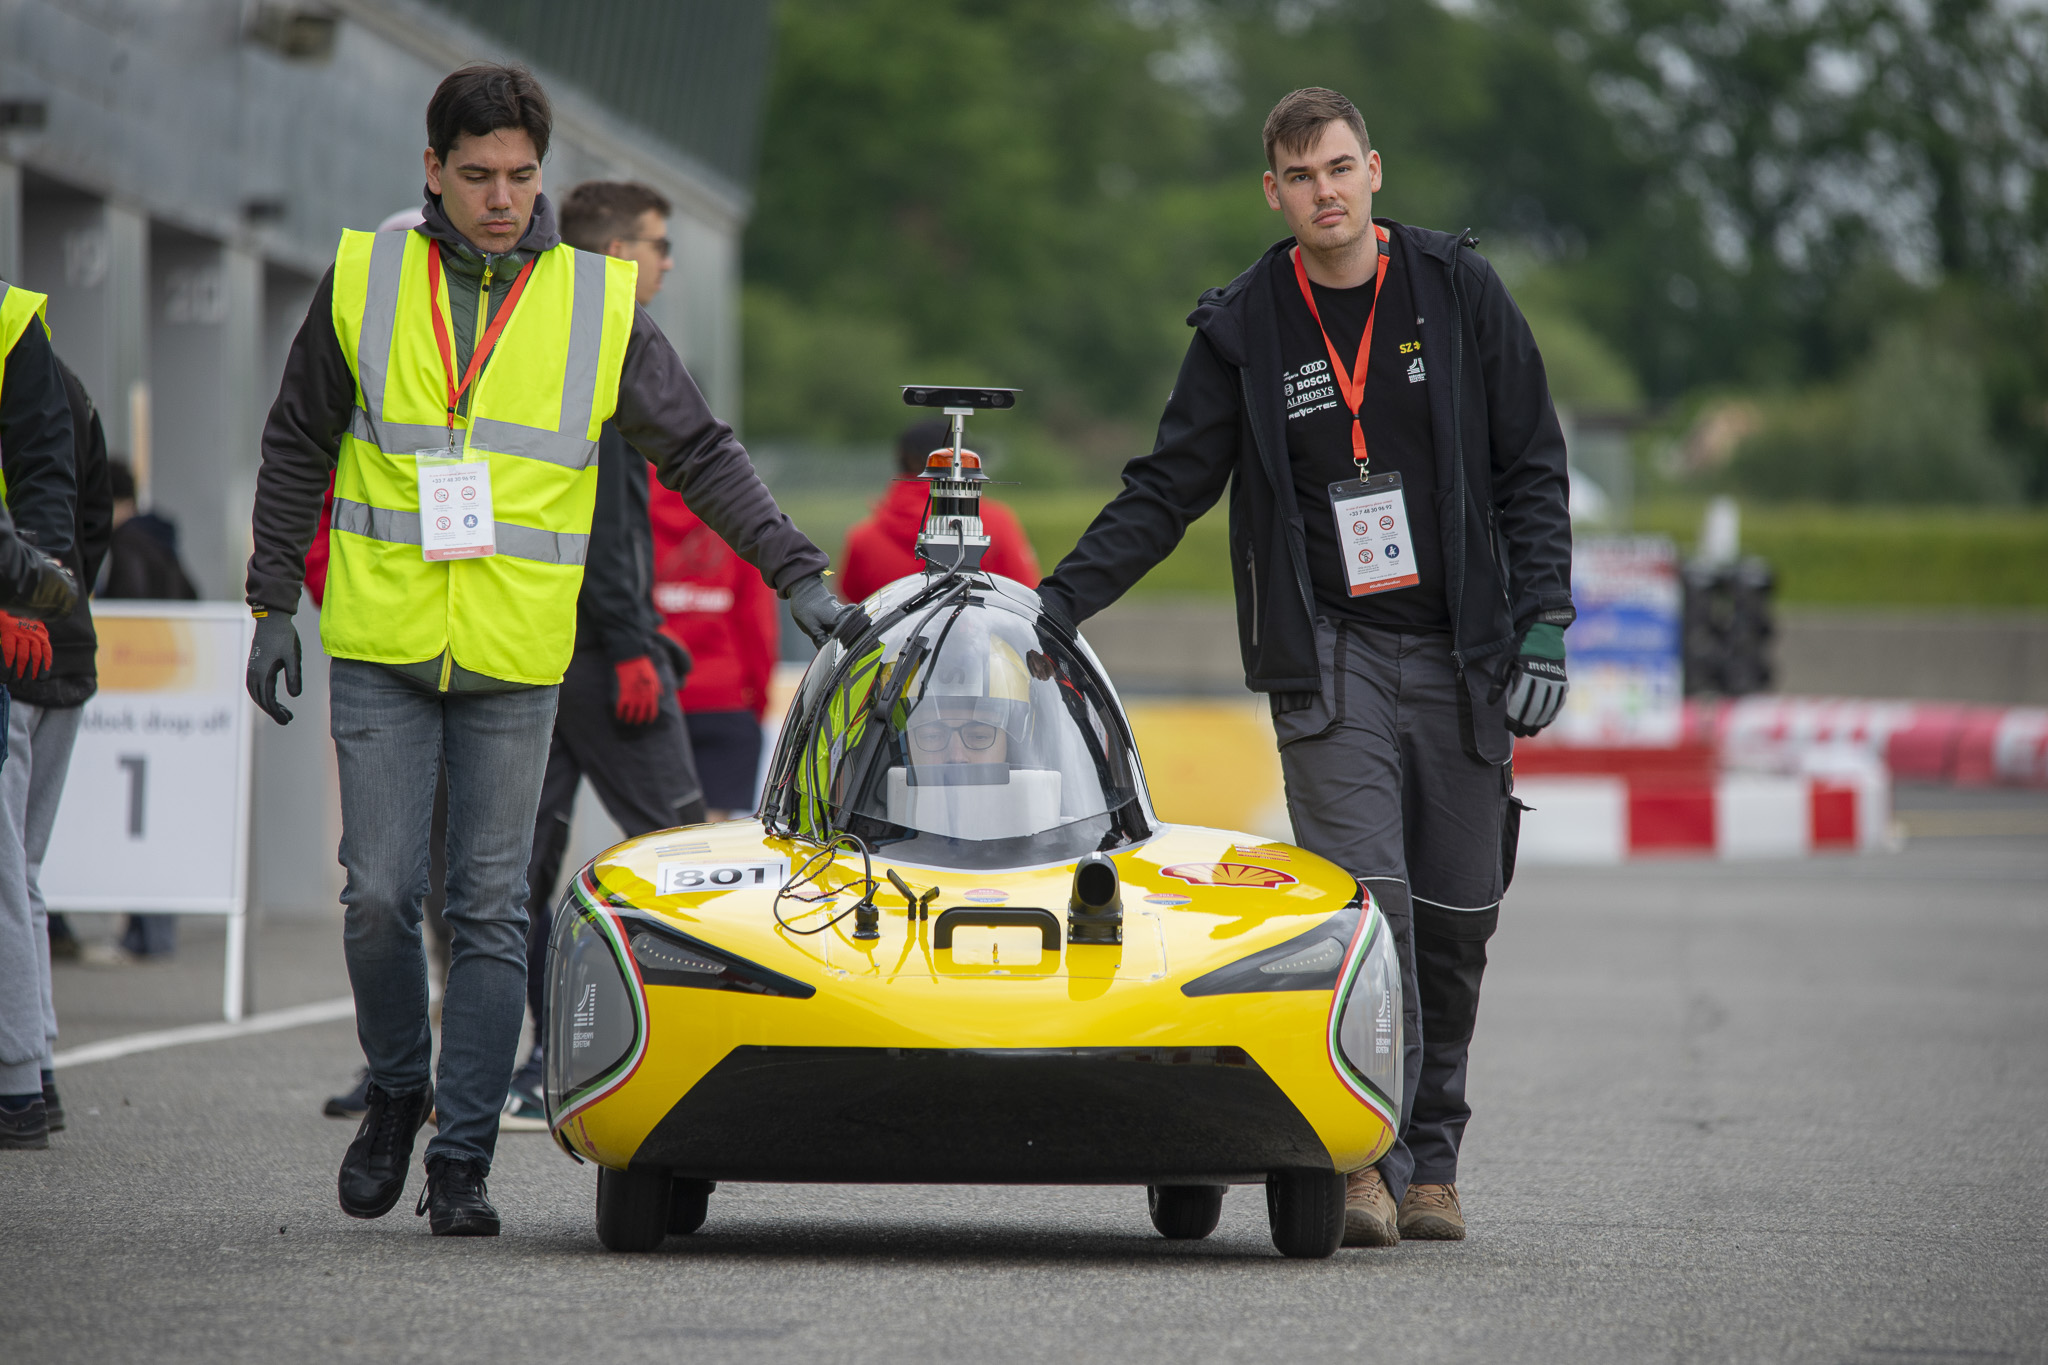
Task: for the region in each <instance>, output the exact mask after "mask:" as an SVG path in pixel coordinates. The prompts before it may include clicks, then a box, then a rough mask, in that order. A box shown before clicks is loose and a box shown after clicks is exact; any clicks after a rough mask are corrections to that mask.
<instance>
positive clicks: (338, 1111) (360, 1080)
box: [320, 1067, 370, 1119]
mask: <svg viewBox="0 0 2048 1365" xmlns="http://www.w3.org/2000/svg"><path fill="white" fill-rule="evenodd" d="M369 1108H370V1068H368V1067H364V1068H363V1069H362V1070H361V1071H358V1072H357V1073H356V1088H355V1089H353V1090H351V1091H349V1092H348V1093H347V1094H346V1095H329V1096H328V1097H327V1103H325V1104H323V1105H321V1106H320V1112H321V1113H323V1114H325V1115H327V1117H328V1118H331V1119H359V1118H361V1117H362V1116H363V1115H364V1114H366V1113H368V1112H369Z"/></svg>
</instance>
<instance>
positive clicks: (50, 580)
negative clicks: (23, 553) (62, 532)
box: [15, 550, 78, 621]
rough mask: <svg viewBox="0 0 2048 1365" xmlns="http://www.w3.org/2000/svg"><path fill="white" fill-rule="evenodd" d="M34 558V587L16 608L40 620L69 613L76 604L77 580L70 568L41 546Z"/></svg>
mask: <svg viewBox="0 0 2048 1365" xmlns="http://www.w3.org/2000/svg"><path fill="white" fill-rule="evenodd" d="M36 560H37V563H36V569H35V574H36V578H35V588H34V590H33V591H31V592H30V593H29V596H28V600H27V601H26V602H24V603H22V604H21V605H20V606H19V607H16V608H15V611H16V612H17V613H18V614H20V615H22V616H32V617H34V618H35V619H37V620H39V621H54V620H56V619H57V618H58V617H60V616H69V615H70V614H71V609H72V608H73V607H75V606H77V605H78V581H77V580H76V579H74V578H73V577H72V576H71V570H69V569H67V568H65V567H64V566H63V565H62V564H59V563H58V562H57V561H56V560H54V559H52V558H50V557H49V556H48V555H46V554H44V553H43V552H42V551H41V550H38V551H36Z"/></svg>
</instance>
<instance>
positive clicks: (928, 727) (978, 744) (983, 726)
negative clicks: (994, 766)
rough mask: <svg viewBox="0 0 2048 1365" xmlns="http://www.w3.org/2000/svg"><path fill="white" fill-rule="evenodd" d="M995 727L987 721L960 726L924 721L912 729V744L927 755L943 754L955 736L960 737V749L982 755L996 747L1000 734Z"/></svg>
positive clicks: (970, 722) (938, 721)
mask: <svg viewBox="0 0 2048 1365" xmlns="http://www.w3.org/2000/svg"><path fill="white" fill-rule="evenodd" d="M1000 733H1001V731H999V730H998V729H997V728H996V727H995V726H993V725H990V724H989V723H988V722H987V721H985V720H970V721H966V722H964V723H962V724H960V725H948V724H947V723H946V722H944V721H942V720H928V721H922V722H920V723H918V724H916V725H913V726H911V727H910V742H911V743H912V744H915V745H916V746H917V747H918V748H919V749H922V750H923V751H924V752H925V753H928V754H936V753H940V752H943V751H944V749H945V748H946V746H947V745H948V744H949V743H951V742H952V739H953V736H955V735H958V736H960V747H962V748H963V749H971V750H973V751H974V752H975V753H980V752H981V751H982V750H984V749H988V748H991V747H993V746H994V744H995V742H996V736H997V735H998V734H1000Z"/></svg>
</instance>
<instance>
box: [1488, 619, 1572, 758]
mask: <svg viewBox="0 0 2048 1365" xmlns="http://www.w3.org/2000/svg"><path fill="white" fill-rule="evenodd" d="M1570 690H1571V688H1570V684H1569V683H1567V682H1566V681H1565V675H1564V627H1563V626H1556V625H1551V624H1550V623H1548V622H1545V621H1538V622H1537V623H1536V624H1535V625H1533V626H1531V627H1529V632H1528V634H1526V635H1524V636H1523V637H1522V648H1521V651H1520V652H1519V653H1518V654H1516V655H1515V658H1514V661H1513V662H1512V663H1510V664H1509V665H1508V666H1507V667H1506V668H1505V669H1504V670H1502V672H1501V675H1500V681H1499V682H1497V683H1495V684H1494V685H1493V691H1491V692H1489V693H1488V694H1487V697H1486V701H1487V704H1488V705H1493V704H1494V703H1496V702H1498V701H1499V700H1500V699H1501V694H1502V693H1506V694H1507V699H1508V718H1507V719H1508V733H1510V734H1514V735H1520V736H1521V737H1522V738H1523V739H1527V738H1528V737H1529V736H1531V735H1533V734H1535V733H1536V732H1537V731H1538V730H1541V729H1542V728H1543V727H1544V726H1546V725H1548V724H1550V722H1552V721H1554V720H1556V719H1557V713H1558V711H1559V710H1561V709H1562V708H1563V706H1564V698H1565V694H1566V693H1567V692H1569V691H1570Z"/></svg>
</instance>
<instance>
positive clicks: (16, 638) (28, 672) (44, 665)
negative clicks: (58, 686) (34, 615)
mask: <svg viewBox="0 0 2048 1365" xmlns="http://www.w3.org/2000/svg"><path fill="white" fill-rule="evenodd" d="M50 658H51V654H50V632H49V630H48V629H47V628H46V627H45V626H44V625H43V623H42V622H41V621H24V620H22V619H21V618H20V617H18V616H9V615H8V614H7V613H6V612H4V611H0V661H5V662H6V664H7V671H8V673H9V674H11V675H12V676H13V678H14V681H16V682H27V681H28V680H29V679H30V678H40V677H42V676H43V674H45V673H47V672H49V671H50Z"/></svg>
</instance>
